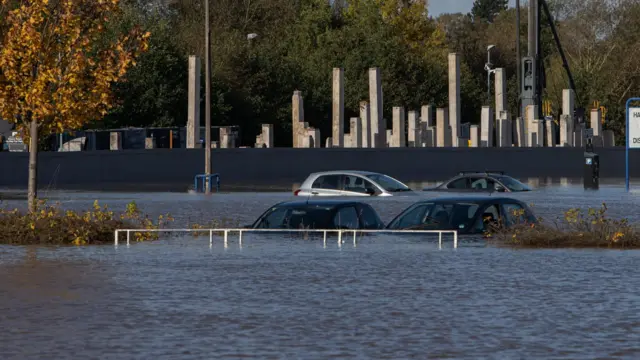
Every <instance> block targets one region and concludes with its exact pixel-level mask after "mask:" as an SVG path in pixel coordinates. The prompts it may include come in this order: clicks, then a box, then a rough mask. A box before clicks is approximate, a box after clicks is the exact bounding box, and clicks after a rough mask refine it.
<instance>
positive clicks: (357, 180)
mask: <svg viewBox="0 0 640 360" xmlns="http://www.w3.org/2000/svg"><path fill="white" fill-rule="evenodd" d="M367 188H371V189H373V190H374V191H376V192H377V190H378V189H377V188H376V187H375V186H374V185H373V183H372V182H371V181H369V180H367V179H365V178H362V177H360V176H355V175H345V176H344V177H343V185H342V190H344V191H353V192H358V193H365V192H366V189H367Z"/></svg>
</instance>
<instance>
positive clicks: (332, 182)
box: [311, 175, 340, 190]
mask: <svg viewBox="0 0 640 360" xmlns="http://www.w3.org/2000/svg"><path fill="white" fill-rule="evenodd" d="M339 186H340V175H323V176H320V177H318V178H317V179H316V181H314V182H313V185H311V187H312V188H314V189H327V190H338V189H339Z"/></svg>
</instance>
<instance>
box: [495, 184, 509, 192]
mask: <svg viewBox="0 0 640 360" xmlns="http://www.w3.org/2000/svg"><path fill="white" fill-rule="evenodd" d="M493 188H494V190H495V191H497V192H505V191H506V189H505V188H504V186H502V185H500V184H495V185H494V186H493Z"/></svg>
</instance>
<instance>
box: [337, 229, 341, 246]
mask: <svg viewBox="0 0 640 360" xmlns="http://www.w3.org/2000/svg"><path fill="white" fill-rule="evenodd" d="M338 244H340V245H342V230H338Z"/></svg>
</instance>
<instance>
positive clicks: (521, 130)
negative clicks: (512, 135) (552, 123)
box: [516, 117, 527, 147]
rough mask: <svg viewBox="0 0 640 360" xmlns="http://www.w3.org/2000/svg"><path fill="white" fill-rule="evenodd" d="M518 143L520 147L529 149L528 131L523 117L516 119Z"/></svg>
mask: <svg viewBox="0 0 640 360" xmlns="http://www.w3.org/2000/svg"><path fill="white" fill-rule="evenodd" d="M516 142H517V145H518V147H527V131H526V126H525V125H524V119H523V118H521V117H519V118H517V119H516Z"/></svg>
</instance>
